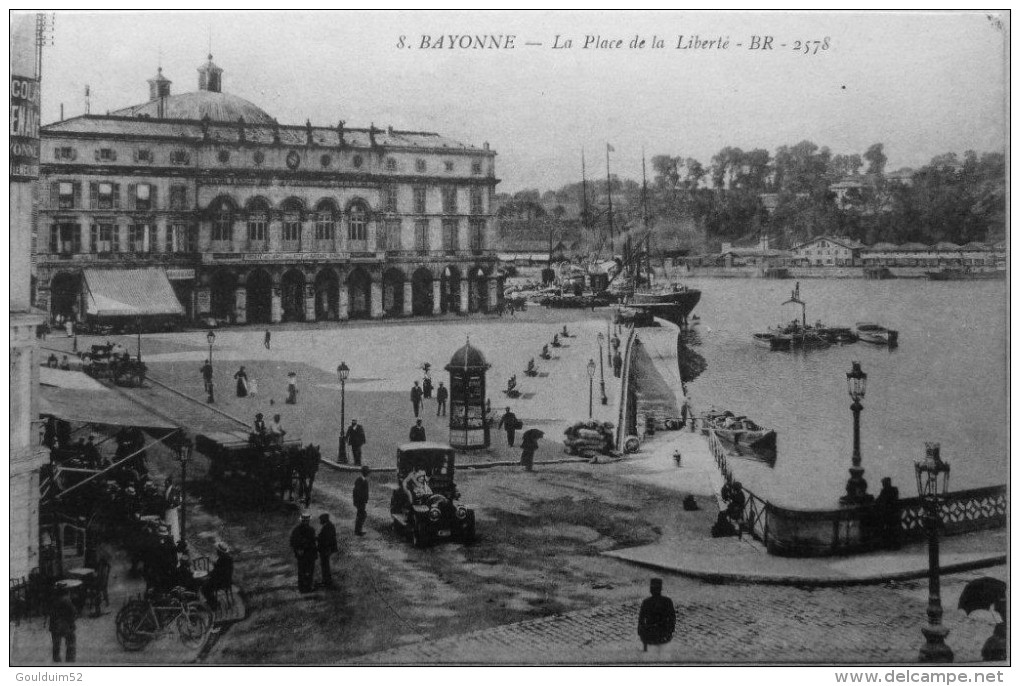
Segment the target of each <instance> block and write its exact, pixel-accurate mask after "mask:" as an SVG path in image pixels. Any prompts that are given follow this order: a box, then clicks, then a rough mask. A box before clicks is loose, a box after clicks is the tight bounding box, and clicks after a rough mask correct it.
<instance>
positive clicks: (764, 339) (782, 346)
mask: <svg viewBox="0 0 1020 686" xmlns="http://www.w3.org/2000/svg"><path fill="white" fill-rule="evenodd" d="M753 337H754V342H755V344H756V345H760V346H761V347H763V348H767V349H769V350H789V349H790V348H791V347H792V346H793V339H791V338H790V337H789V336H785V335H783V334H781V333H776V332H775V331H766V332H764V333H756V334H753Z"/></svg>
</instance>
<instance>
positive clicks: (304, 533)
mask: <svg viewBox="0 0 1020 686" xmlns="http://www.w3.org/2000/svg"><path fill="white" fill-rule="evenodd" d="M311 519H312V518H311V515H308V514H303V515H301V523H300V524H298V525H297V526H296V527H294V530H293V531H291V532H290V547H291V550H293V551H294V557H296V558H297V566H298V590H299V591H300V592H301V593H311V592H312V590H313V586H314V581H315V554H316V552H317V551H316V548H315V529H313V528H312V523H311Z"/></svg>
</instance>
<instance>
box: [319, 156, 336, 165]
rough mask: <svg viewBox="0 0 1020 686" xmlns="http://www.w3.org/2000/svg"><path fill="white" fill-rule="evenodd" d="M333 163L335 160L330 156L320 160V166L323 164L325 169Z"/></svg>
mask: <svg viewBox="0 0 1020 686" xmlns="http://www.w3.org/2000/svg"><path fill="white" fill-rule="evenodd" d="M332 163H333V158H332V157H330V156H329V155H323V156H322V157H320V158H319V164H321V165H322V166H323V167H328V166H329V165H331V164H332Z"/></svg>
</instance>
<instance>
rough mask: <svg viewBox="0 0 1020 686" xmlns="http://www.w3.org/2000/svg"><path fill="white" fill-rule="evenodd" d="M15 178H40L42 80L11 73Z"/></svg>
mask: <svg viewBox="0 0 1020 686" xmlns="http://www.w3.org/2000/svg"><path fill="white" fill-rule="evenodd" d="M10 146H11V151H10V153H11V181H32V180H34V179H37V178H39V81H38V80H36V79H33V78H29V77H26V76H17V75H15V74H11V139H10Z"/></svg>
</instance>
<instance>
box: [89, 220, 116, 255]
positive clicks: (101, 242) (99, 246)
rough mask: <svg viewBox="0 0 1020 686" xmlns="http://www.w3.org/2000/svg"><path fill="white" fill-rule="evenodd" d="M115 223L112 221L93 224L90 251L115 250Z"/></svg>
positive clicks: (108, 251)
mask: <svg viewBox="0 0 1020 686" xmlns="http://www.w3.org/2000/svg"><path fill="white" fill-rule="evenodd" d="M117 247H118V246H117V225H116V224H112V223H104V224H93V226H92V252H94V253H111V252H117Z"/></svg>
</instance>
